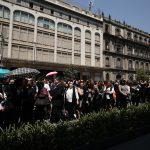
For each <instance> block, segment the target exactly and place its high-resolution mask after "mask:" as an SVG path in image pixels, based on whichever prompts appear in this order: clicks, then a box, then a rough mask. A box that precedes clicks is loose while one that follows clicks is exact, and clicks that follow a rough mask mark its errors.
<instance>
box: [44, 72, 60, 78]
mask: <svg viewBox="0 0 150 150" xmlns="http://www.w3.org/2000/svg"><path fill="white" fill-rule="evenodd" d="M57 73H58V72H56V71H52V72H49V73H48V74H46V77H48V76H53V75H56V74H57Z"/></svg>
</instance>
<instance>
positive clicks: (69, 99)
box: [66, 88, 79, 103]
mask: <svg viewBox="0 0 150 150" xmlns="http://www.w3.org/2000/svg"><path fill="white" fill-rule="evenodd" d="M72 95H73V88H68V89H67V91H66V100H67V102H70V103H72ZM75 95H76V99H77V100H78V99H79V95H78V91H77V89H76V88H75Z"/></svg>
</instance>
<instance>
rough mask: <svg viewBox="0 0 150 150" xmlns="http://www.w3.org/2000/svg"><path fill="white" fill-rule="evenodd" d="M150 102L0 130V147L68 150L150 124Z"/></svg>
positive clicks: (28, 149)
mask: <svg viewBox="0 0 150 150" xmlns="http://www.w3.org/2000/svg"><path fill="white" fill-rule="evenodd" d="M149 117H150V104H143V105H140V106H138V107H135V106H131V107H129V108H127V109H124V110H117V109H113V110H112V111H108V112H105V111H101V112H99V113H90V114H87V115H85V116H83V117H82V118H81V119H80V120H74V121H70V122H69V121H68V122H67V121H66V122H59V123H58V124H51V123H47V122H36V123H35V124H33V125H31V124H23V125H22V126H21V127H19V128H16V127H15V126H10V127H8V128H7V129H5V130H4V129H1V131H0V147H1V149H3V150H10V149H11V150H17V149H21V150H33V149H36V150H49V149H50V150H59V149H60V150H70V149H75V148H78V147H82V145H87V144H91V143H95V142H100V143H101V144H103V141H105V139H108V138H110V137H114V136H116V135H119V134H122V133H125V132H130V131H134V130H135V129H138V128H141V127H144V126H148V125H150V119H149Z"/></svg>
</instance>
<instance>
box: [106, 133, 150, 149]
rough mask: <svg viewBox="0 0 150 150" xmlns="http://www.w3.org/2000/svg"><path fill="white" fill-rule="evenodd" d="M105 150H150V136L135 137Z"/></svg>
mask: <svg viewBox="0 0 150 150" xmlns="http://www.w3.org/2000/svg"><path fill="white" fill-rule="evenodd" d="M107 150H150V134H146V135H143V136H140V137H137V138H135V139H133V140H130V141H128V142H125V143H122V144H119V145H116V146H113V147H111V148H108V149H107Z"/></svg>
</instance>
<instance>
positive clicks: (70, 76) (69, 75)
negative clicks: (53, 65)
mask: <svg viewBox="0 0 150 150" xmlns="http://www.w3.org/2000/svg"><path fill="white" fill-rule="evenodd" d="M78 73H79V72H78V70H77V66H75V65H71V64H70V65H69V66H68V68H66V70H65V71H64V79H65V80H74V79H76V78H77V77H78Z"/></svg>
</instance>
